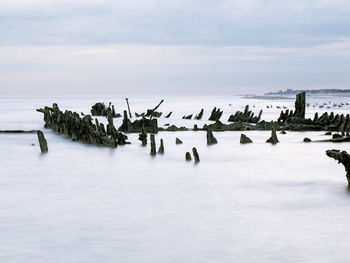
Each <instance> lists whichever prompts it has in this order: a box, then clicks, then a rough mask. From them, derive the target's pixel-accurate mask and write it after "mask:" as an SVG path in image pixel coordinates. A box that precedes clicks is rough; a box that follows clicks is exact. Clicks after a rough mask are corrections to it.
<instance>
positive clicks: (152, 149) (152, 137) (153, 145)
mask: <svg viewBox="0 0 350 263" xmlns="http://www.w3.org/2000/svg"><path fill="white" fill-rule="evenodd" d="M150 138H151V153H150V154H151V155H156V154H157V152H156V141H155V139H154V134H151V136H150Z"/></svg>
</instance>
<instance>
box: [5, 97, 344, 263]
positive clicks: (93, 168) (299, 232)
mask: <svg viewBox="0 0 350 263" xmlns="http://www.w3.org/2000/svg"><path fill="white" fill-rule="evenodd" d="M102 99H103V100H104V101H105V102H108V101H112V102H113V103H114V104H116V105H117V110H118V111H119V112H120V111H122V110H123V109H125V106H126V105H125V101H124V100H123V98H98V99H96V98H0V129H43V124H44V123H43V120H42V117H43V116H42V114H41V113H37V112H35V109H36V108H38V107H42V106H45V105H48V104H50V105H51V104H52V103H53V102H57V103H58V104H59V106H60V108H61V109H73V110H76V111H78V112H84V113H88V112H89V109H90V107H91V105H92V104H93V103H95V102H97V101H100V100H102ZM319 100H324V101H329V100H332V101H341V102H345V101H349V100H348V99H347V98H341V97H337V98H330V97H325V98H317V101H319ZM158 101H159V99H158V98H156V99H154V98H153V99H152V98H147V99H141V98H130V103H131V108H132V111H138V112H142V111H144V110H145V109H147V108H152V107H153V106H154V105H156V104H157V103H158ZM310 101H316V99H315V98H313V99H310ZM230 104H231V105H230ZM245 104H250V105H251V107H253V105H255V106H256V107H255V108H252V109H253V110H254V111H255V112H258V111H259V109H260V108H263V109H264V114H263V118H264V119H267V120H270V119H275V118H276V117H277V115H278V112H279V111H280V110H279V109H276V107H275V106H277V105H279V106H282V105H285V106H287V107H292V106H293V104H294V101H293V100H284V101H264V100H247V99H240V98H238V97H215V98H208V97H198V98H182V99H180V98H175V97H174V98H166V100H165V102H164V105H162V106H161V107H160V111H164V112H165V113H168V111H170V110H172V111H174V113H173V118H172V119H163V118H160V119H159V123H160V124H161V125H163V124H165V123H168V122H170V123H171V124H172V123H175V124H176V125H184V126H187V127H193V124H194V123H197V124H199V126H200V127H201V126H202V125H203V124H204V123H206V122H205V121H189V120H182V119H181V117H182V116H183V115H184V114H191V113H194V114H196V113H198V112H199V111H200V109H201V108H202V107H204V108H205V115H204V118H203V119H207V118H208V116H209V114H210V112H209V111H210V110H211V109H212V107H213V106H219V107H221V108H222V109H224V116H223V120H226V119H227V117H228V115H229V114H232V113H233V112H234V111H235V110H237V109H240V110H242V108H241V107H242V106H244V105H245ZM266 105H273V108H272V109H267V108H266ZM307 111H308V114H310V115H311V114H313V112H314V111H313V110H311V109H308V110H307ZM337 111H339V112H349V108H343V109H337ZM99 119H100V120H101V121H104V118H99ZM115 123H116V126H117V127H119V125H120V124H121V119H118V120H115ZM44 132H45V135H46V138H47V141H48V146H49V153H48V154H45V155H42V154H41V153H40V149H39V146H38V144H37V138H36V135H35V134H24V135H18V134H15V135H11V134H9V135H4V134H2V135H0V157H1V158H0V236H1V240H0V262H30V263H32V262H57V263H58V262H60V263H61V262H348V261H349V260H348V247H349V244H350V228H349V227H348V224H349V222H350V194H349V192H348V191H347V189H346V179H345V171H344V168H343V167H342V166H341V165H338V164H337V163H336V162H335V161H333V160H331V159H329V158H328V157H327V156H326V155H325V150H326V149H331V148H339V149H344V150H350V149H349V146H350V145H349V144H348V143H344V144H329V143H328V144H327V143H315V144H305V143H302V139H303V138H304V137H310V138H311V139H322V138H327V136H324V135H323V133H322V132H305V133H293V132H288V134H286V135H280V134H278V137H279V140H280V141H281V142H280V143H279V144H277V145H275V146H272V145H270V144H266V143H265V141H266V139H267V138H268V137H269V136H270V133H269V132H256V131H247V132H245V134H246V135H248V136H249V137H250V138H251V139H252V140H253V141H254V143H253V144H250V145H240V144H239V137H240V134H241V132H224V133H218V132H217V133H214V134H215V136H216V138H217V139H218V142H219V143H218V144H217V145H213V146H210V147H207V145H206V139H205V133H204V132H201V131H198V132H193V131H188V132H176V133H173V132H160V133H159V134H158V135H157V136H156V138H157V141H159V139H160V138H163V139H164V142H165V154H164V155H163V156H156V157H154V158H152V157H150V156H149V150H150V149H149V148H148V147H141V146H140V142H139V141H138V140H137V135H136V134H134V135H129V141H130V142H132V144H131V145H127V146H123V147H119V148H117V149H109V148H103V147H95V146H89V145H84V144H82V143H79V142H71V141H70V140H69V139H68V138H66V137H64V136H62V135H58V134H55V133H53V132H51V131H50V130H46V129H45V130H44ZM176 137H179V138H180V139H181V140H182V141H183V142H184V144H182V145H175V138H176ZM32 144H35V146H32ZM193 146H196V147H197V149H198V151H199V154H200V158H201V163H200V164H199V165H193V163H186V162H185V161H184V156H185V152H186V151H190V150H191V148H192V147H193Z"/></svg>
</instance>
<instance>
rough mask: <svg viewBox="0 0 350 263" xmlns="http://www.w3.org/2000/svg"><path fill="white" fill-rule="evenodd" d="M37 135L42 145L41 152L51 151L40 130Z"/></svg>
mask: <svg viewBox="0 0 350 263" xmlns="http://www.w3.org/2000/svg"><path fill="white" fill-rule="evenodd" d="M36 133H37V134H38V141H39V144H40V150H41V152H42V153H46V152H48V151H49V149H48V147H47V141H46V139H45V136H44V133H43V132H42V131H40V130H38V131H36Z"/></svg>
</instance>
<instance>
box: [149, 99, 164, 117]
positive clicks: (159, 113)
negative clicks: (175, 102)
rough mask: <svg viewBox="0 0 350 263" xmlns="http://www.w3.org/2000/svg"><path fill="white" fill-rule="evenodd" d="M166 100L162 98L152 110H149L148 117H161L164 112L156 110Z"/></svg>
mask: <svg viewBox="0 0 350 263" xmlns="http://www.w3.org/2000/svg"><path fill="white" fill-rule="evenodd" d="M163 102H164V100H161V101H160V102H159V103H158V105H157V106H155V107H154V108H153V109H152V110H147V112H146V117H150V119H152V117H157V118H158V117H160V116H161V115H162V112H157V111H156V110H157V109H158V108H159V106H160V105H161V104H162V103H163Z"/></svg>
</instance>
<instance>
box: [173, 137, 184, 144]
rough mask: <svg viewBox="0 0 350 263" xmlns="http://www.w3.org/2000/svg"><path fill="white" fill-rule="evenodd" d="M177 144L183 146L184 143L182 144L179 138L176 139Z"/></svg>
mask: <svg viewBox="0 0 350 263" xmlns="http://www.w3.org/2000/svg"><path fill="white" fill-rule="evenodd" d="M175 143H176V144H183V142H182V141H181V140H180V139H179V138H176V139H175Z"/></svg>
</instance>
